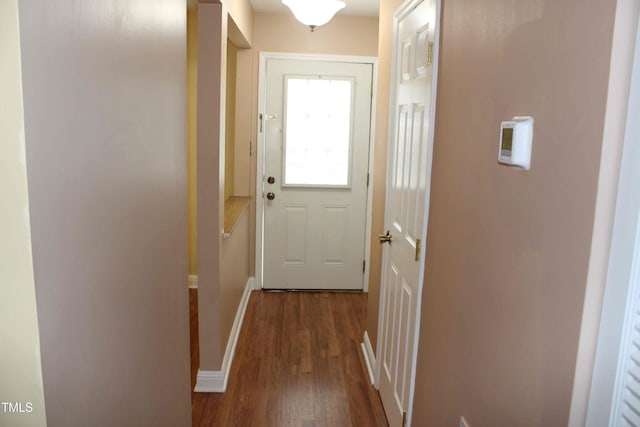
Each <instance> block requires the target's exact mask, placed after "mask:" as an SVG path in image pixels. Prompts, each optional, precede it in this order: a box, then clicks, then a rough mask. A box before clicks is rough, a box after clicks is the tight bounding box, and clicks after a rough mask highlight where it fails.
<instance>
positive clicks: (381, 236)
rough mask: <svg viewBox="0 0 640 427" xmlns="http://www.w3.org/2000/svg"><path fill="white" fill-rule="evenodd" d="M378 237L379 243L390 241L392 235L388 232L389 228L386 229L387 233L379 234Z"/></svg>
mask: <svg viewBox="0 0 640 427" xmlns="http://www.w3.org/2000/svg"><path fill="white" fill-rule="evenodd" d="M378 239H380V243H391V239H393V236H392V235H391V234H389V230H387V234H379V235H378Z"/></svg>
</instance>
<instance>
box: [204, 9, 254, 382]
mask: <svg viewBox="0 0 640 427" xmlns="http://www.w3.org/2000/svg"><path fill="white" fill-rule="evenodd" d="M247 4H248V3H247ZM197 14H198V24H199V25H198V29H197V32H198V53H197V67H198V76H199V78H198V83H197V95H198V96H197V98H198V101H197V106H196V112H195V114H196V115H197V116H198V117H199V119H198V120H197V153H196V158H197V177H196V179H197V183H198V184H197V204H196V206H197V212H198V214H197V216H198V224H197V226H193V227H194V229H197V248H196V250H195V251H194V256H195V257H196V258H197V260H198V261H197V264H198V301H199V304H198V305H199V307H198V316H199V319H198V321H199V325H200V328H199V333H200V369H201V370H202V371H218V370H220V369H221V368H222V361H223V355H224V352H225V348H226V344H227V339H228V337H229V334H230V332H231V326H232V324H233V321H234V318H235V315H236V311H237V309H238V307H239V304H240V299H241V297H242V292H243V290H244V287H245V284H246V283H247V280H248V278H249V275H248V267H246V266H245V267H244V268H241V266H243V265H245V264H247V262H244V261H242V260H246V259H248V257H249V241H248V236H247V235H246V233H248V224H245V225H243V224H244V223H243V224H239V225H237V226H236V229H235V230H234V232H233V234H232V236H231V237H230V238H229V239H227V240H226V241H223V239H222V236H223V228H224V200H225V198H226V197H228V196H231V195H244V194H243V192H242V189H240V191H238V189H237V187H236V184H235V182H236V177H237V176H238V175H239V174H243V173H249V172H248V170H246V169H242V167H240V168H239V167H237V166H236V163H237V161H236V159H235V156H236V153H237V152H238V148H237V146H238V137H237V136H236V130H238V129H240V130H239V131H238V132H239V133H240V134H241V132H242V126H246V121H245V122H242V121H241V120H239V119H236V118H235V117H233V116H238V115H240V117H243V116H242V114H243V112H245V111H247V110H248V108H247V106H246V104H244V105H243V104H240V101H236V99H237V98H238V97H237V96H236V90H235V88H236V87H237V88H238V89H239V91H240V90H245V89H244V88H243V82H242V81H241V80H239V78H238V76H237V75H236V74H235V73H233V75H231V76H229V78H227V74H228V68H229V69H230V70H235V68H236V66H237V67H238V68H239V66H240V61H239V57H240V52H242V50H237V49H236V47H235V46H234V44H235V43H239V44H240V45H242V46H244V45H246V44H248V43H250V42H251V40H250V39H249V40H246V39H244V36H242V37H240V40H239V39H238V38H237V36H238V34H240V33H237V30H238V28H242V27H243V25H244V24H242V23H240V24H236V22H235V21H234V19H235V18H234V17H233V16H231V14H230V11H228V10H227V8H226V4H216V3H201V4H200V5H199V6H198V11H197ZM252 22H253V21H252V20H251V23H252ZM234 34H235V36H234ZM228 54H229V56H228ZM230 58H231V61H229V59H230ZM236 64H237V65H236ZM240 88H242V89H240ZM238 122H240V123H238ZM245 216H246V214H245ZM241 221H246V218H244V217H242V218H241ZM231 260H233V262H230V261H231Z"/></svg>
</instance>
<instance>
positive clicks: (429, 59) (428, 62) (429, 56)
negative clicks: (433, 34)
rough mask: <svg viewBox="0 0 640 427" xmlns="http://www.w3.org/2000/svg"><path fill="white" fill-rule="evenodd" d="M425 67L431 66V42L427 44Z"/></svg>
mask: <svg viewBox="0 0 640 427" xmlns="http://www.w3.org/2000/svg"><path fill="white" fill-rule="evenodd" d="M427 66H428V67H431V66H433V42H429V46H428V47H427Z"/></svg>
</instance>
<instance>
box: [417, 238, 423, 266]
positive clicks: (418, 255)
mask: <svg viewBox="0 0 640 427" xmlns="http://www.w3.org/2000/svg"><path fill="white" fill-rule="evenodd" d="M421 248H422V242H421V241H420V239H416V261H420V249H421Z"/></svg>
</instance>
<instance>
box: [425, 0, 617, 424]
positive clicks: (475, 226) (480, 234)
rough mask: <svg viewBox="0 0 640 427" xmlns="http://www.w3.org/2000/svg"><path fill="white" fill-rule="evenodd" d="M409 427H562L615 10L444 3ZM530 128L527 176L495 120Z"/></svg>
mask: <svg viewBox="0 0 640 427" xmlns="http://www.w3.org/2000/svg"><path fill="white" fill-rule="evenodd" d="M443 3H444V4H443V10H442V39H441V50H440V52H441V56H440V70H439V86H438V102H437V112H436V123H435V132H436V134H435V147H434V160H433V175H432V179H433V181H432V183H433V186H432V193H431V209H430V217H429V234H428V239H427V246H426V253H427V257H426V260H425V265H426V273H425V284H424V292H423V296H422V318H421V324H420V328H421V330H420V343H419V349H418V361H419V363H418V369H417V375H416V388H415V400H414V406H413V410H414V418H413V423H414V425H438V426H439V425H457V423H458V421H459V418H460V416H462V415H464V416H465V417H466V419H467V421H468V422H469V424H470V425H471V426H473V427H489V426H511V425H518V426H523V427H527V426H536V427H542V426H545V427H552V426H566V425H567V422H568V417H569V409H570V402H571V396H572V386H573V379H574V371H575V368H576V353H577V348H578V339H579V335H580V325H581V319H582V310H583V304H584V297H585V288H586V283H587V273H588V266H589V257H590V252H591V244H592V233H593V227H594V212H595V206H596V190H597V185H598V170H599V167H600V156H601V149H602V145H603V128H604V117H605V104H606V100H607V85H608V70H609V60H610V54H611V42H612V32H613V17H614V11H615V2H588V4H583V3H576V2H557V1H553V0H548V1H546V0H545V1H539V2H524V3H523V2H514V1H511V0H482V1H468V0H447V1H444V2H443ZM516 115H532V116H533V117H534V119H535V125H534V140H533V152H532V161H531V170H530V171H521V170H517V169H512V168H508V167H505V166H501V165H499V164H498V163H497V161H496V157H497V144H498V136H499V126H500V121H501V120H509V119H511V117H513V116H516Z"/></svg>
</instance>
